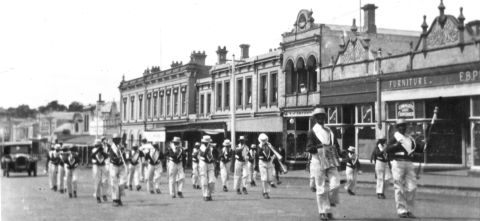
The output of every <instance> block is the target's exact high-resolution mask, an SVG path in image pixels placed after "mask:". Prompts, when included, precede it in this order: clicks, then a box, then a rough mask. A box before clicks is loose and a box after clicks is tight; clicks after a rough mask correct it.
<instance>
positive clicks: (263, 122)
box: [227, 116, 283, 132]
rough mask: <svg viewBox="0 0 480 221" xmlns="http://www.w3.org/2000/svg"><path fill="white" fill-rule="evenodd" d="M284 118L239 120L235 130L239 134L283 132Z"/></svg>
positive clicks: (236, 122)
mask: <svg viewBox="0 0 480 221" xmlns="http://www.w3.org/2000/svg"><path fill="white" fill-rule="evenodd" d="M282 122H283V118H282V117H280V116H278V117H277V116H276V117H256V118H248V119H242V118H240V119H237V120H236V121H235V129H236V131H238V132H282V131H283V123H282ZM227 126H228V130H230V128H231V123H230V121H227Z"/></svg>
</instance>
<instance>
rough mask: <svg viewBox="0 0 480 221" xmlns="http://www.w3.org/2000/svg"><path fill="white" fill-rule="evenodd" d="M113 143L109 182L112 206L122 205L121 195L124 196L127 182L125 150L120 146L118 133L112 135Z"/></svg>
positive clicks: (110, 153)
mask: <svg viewBox="0 0 480 221" xmlns="http://www.w3.org/2000/svg"><path fill="white" fill-rule="evenodd" d="M112 141H113V143H112V144H111V147H110V152H109V158H110V182H111V187H112V200H113V206H122V205H123V203H122V198H121V197H122V196H125V186H126V184H127V167H126V162H125V152H124V150H123V147H122V146H120V141H121V138H120V136H119V135H118V134H114V135H113V137H112Z"/></svg>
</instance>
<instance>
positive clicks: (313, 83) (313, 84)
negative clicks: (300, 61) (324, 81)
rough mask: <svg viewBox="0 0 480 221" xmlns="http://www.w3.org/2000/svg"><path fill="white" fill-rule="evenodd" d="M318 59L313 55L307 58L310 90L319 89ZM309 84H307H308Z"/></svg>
mask: <svg viewBox="0 0 480 221" xmlns="http://www.w3.org/2000/svg"><path fill="white" fill-rule="evenodd" d="M316 69H317V59H316V58H315V56H313V55H311V56H310V57H308V60H307V72H308V91H316V90H317V71H316ZM306 86H307V85H306Z"/></svg>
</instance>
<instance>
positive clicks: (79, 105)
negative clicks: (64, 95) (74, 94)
mask: <svg viewBox="0 0 480 221" xmlns="http://www.w3.org/2000/svg"><path fill="white" fill-rule="evenodd" d="M82 110H83V104H82V103H80V102H77V101H73V102H72V103H70V105H68V111H82Z"/></svg>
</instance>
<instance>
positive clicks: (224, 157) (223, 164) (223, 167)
mask: <svg viewBox="0 0 480 221" xmlns="http://www.w3.org/2000/svg"><path fill="white" fill-rule="evenodd" d="M231 145H232V144H231V143H230V140H229V139H225V140H224V141H223V148H222V152H221V154H220V176H221V178H222V185H223V191H224V192H228V188H227V181H228V174H229V172H230V163H231V160H232V150H231V149H230V146H231Z"/></svg>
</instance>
